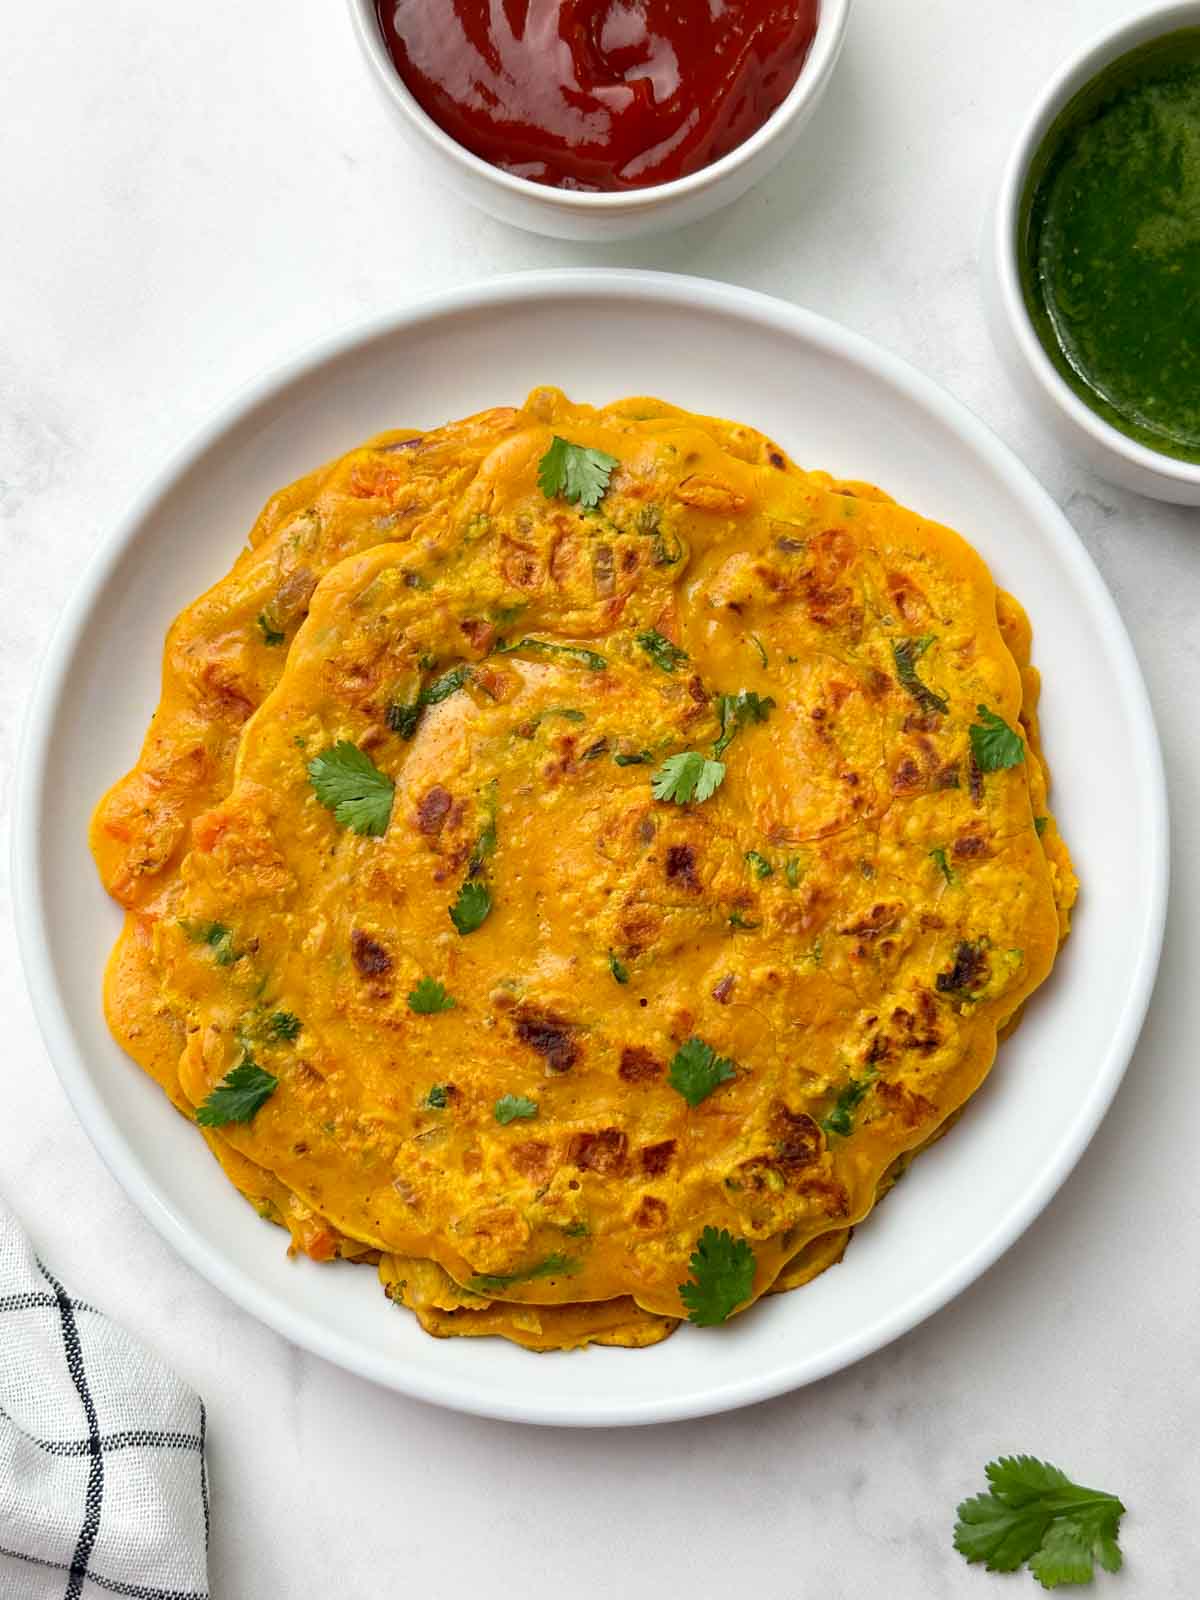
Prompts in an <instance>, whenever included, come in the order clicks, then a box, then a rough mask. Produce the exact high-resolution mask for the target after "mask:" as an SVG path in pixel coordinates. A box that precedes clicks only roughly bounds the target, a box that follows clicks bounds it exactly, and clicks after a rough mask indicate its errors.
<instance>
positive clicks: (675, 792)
mask: <svg viewBox="0 0 1200 1600" xmlns="http://www.w3.org/2000/svg"><path fill="white" fill-rule="evenodd" d="M724 781H725V763H724V762H723V761H712V760H710V759H709V758H708V757H707V756H702V755H701V754H700V752H699V751H698V750H681V751H680V752H679V754H678V755H674V756H668V757H667V759H666V760H665V761H664V762H663V764H662V766H661V767H659V769H658V771H657V772H656V773H655V774H654V776H653V777H652V778H651V779H650V788H651V791H652V793H653V795H654V798H655V799H656V800H674V801H675V803H676V805H681V806H684V805H687V804H688V802H689V801H691V800H695V801H697V802H698V803H701V802H703V801H705V800H710V799H711V798H712V796H713V795H714V794H716V792H717V790H718V789H719V788H720V787H721V784H722V783H723V782H724Z"/></svg>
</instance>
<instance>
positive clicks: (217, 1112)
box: [196, 1056, 279, 1128]
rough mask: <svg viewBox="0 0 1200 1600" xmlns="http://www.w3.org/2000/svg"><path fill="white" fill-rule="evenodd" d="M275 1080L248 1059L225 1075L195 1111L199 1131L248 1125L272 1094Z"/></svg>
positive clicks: (275, 1084) (276, 1083)
mask: <svg viewBox="0 0 1200 1600" xmlns="http://www.w3.org/2000/svg"><path fill="white" fill-rule="evenodd" d="M278 1087H279V1079H278V1078H273V1077H272V1076H271V1074H270V1073H269V1072H264V1071H263V1069H262V1068H261V1067H260V1066H259V1065H258V1064H257V1062H255V1061H253V1060H252V1059H251V1058H250V1057H249V1056H247V1057H246V1059H245V1060H244V1061H242V1062H240V1063H239V1064H238V1065H237V1066H236V1067H234V1068H233V1070H232V1071H231V1072H227V1073H226V1074H225V1076H224V1077H223V1078H222V1079H221V1081H220V1083H219V1084H218V1085H217V1086H216V1088H215V1089H214V1090H213V1091H212V1092H211V1094H209V1096H208V1097H207V1099H205V1100H203V1101H202V1102H201V1103H200V1105H198V1106H197V1107H196V1121H197V1122H198V1123H199V1124H200V1126H201V1127H202V1128H223V1127H224V1126H225V1125H226V1123H229V1122H249V1121H250V1120H251V1119H252V1117H253V1116H254V1114H255V1112H256V1111H257V1110H258V1109H259V1107H260V1106H263V1105H265V1104H266V1102H267V1101H268V1100H269V1099H270V1098H271V1096H272V1095H273V1094H274V1093H275V1091H276V1089H277V1088H278Z"/></svg>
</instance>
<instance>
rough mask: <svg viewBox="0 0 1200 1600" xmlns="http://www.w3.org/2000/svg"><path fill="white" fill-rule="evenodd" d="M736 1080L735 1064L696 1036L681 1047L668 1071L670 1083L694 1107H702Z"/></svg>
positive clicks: (673, 1057) (672, 1059)
mask: <svg viewBox="0 0 1200 1600" xmlns="http://www.w3.org/2000/svg"><path fill="white" fill-rule="evenodd" d="M736 1077H737V1072H736V1070H735V1068H734V1064H733V1062H732V1061H729V1060H727V1059H726V1058H725V1057H724V1056H719V1055H718V1054H717V1052H716V1051H715V1050H714V1049H713V1047H712V1045H710V1044H705V1042H704V1040H703V1039H697V1038H696V1037H695V1036H694V1035H693V1037H692V1038H690V1039H688V1040H687V1042H686V1043H685V1044H682V1045H680V1047H679V1049H678V1050H677V1051H676V1052H675V1054H674V1055H673V1056H672V1058H671V1065H670V1067H669V1068H668V1069H667V1082H668V1083H669V1084H670V1085H671V1087H672V1089H677V1090H678V1091H679V1093H680V1094H681V1095H682V1096H683V1098H684V1099H685V1100H686V1101H687V1103H688V1105H690V1106H698V1105H699V1104H700V1102H701V1100H707V1099H708V1097H709V1095H710V1094H711V1093H712V1092H713V1090H714V1089H717V1088H719V1087H720V1085H721V1084H723V1083H729V1082H730V1081H731V1080H732V1079H733V1078H736Z"/></svg>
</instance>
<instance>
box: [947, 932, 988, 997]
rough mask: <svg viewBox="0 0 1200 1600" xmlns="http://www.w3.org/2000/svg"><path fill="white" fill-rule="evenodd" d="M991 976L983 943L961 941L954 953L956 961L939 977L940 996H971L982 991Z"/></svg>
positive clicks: (970, 940) (968, 940) (972, 940)
mask: <svg viewBox="0 0 1200 1600" xmlns="http://www.w3.org/2000/svg"><path fill="white" fill-rule="evenodd" d="M990 976H991V967H990V966H989V964H988V959H987V956H986V954H985V953H984V947H983V944H982V942H981V941H979V940H975V939H963V940H960V942H959V944H958V947H957V949H956V950H955V952H954V961H953V963H952V964H951V966H950V967H949V968H948V969H947V970H946V971H945V972H939V973H938V975H937V990H938V993H939V994H958V995H966V994H970V993H971V992H972V991H973V990H975V989H980V988H982V987H983V985H984V984H985V983H986V982H987V980H988V978H989V977H990Z"/></svg>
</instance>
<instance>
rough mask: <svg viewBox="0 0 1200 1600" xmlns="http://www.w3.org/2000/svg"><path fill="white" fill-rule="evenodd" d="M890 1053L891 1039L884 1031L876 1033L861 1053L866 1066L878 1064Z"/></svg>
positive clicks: (889, 1055) (887, 1058) (887, 1057)
mask: <svg viewBox="0 0 1200 1600" xmlns="http://www.w3.org/2000/svg"><path fill="white" fill-rule="evenodd" d="M891 1054H892V1046H891V1041H890V1040H889V1039H888V1037H887V1035H886V1034H884V1033H877V1034H876V1035H875V1037H874V1038H873V1039H872V1040H871V1042H870V1044H869V1045H868V1046H867V1048H866V1052H865V1054H864V1055H863V1062H864V1064H865V1065H866V1066H868V1067H874V1066H878V1065H879V1063H880V1062H881V1061H887V1060H889V1059H890V1057H891Z"/></svg>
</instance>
